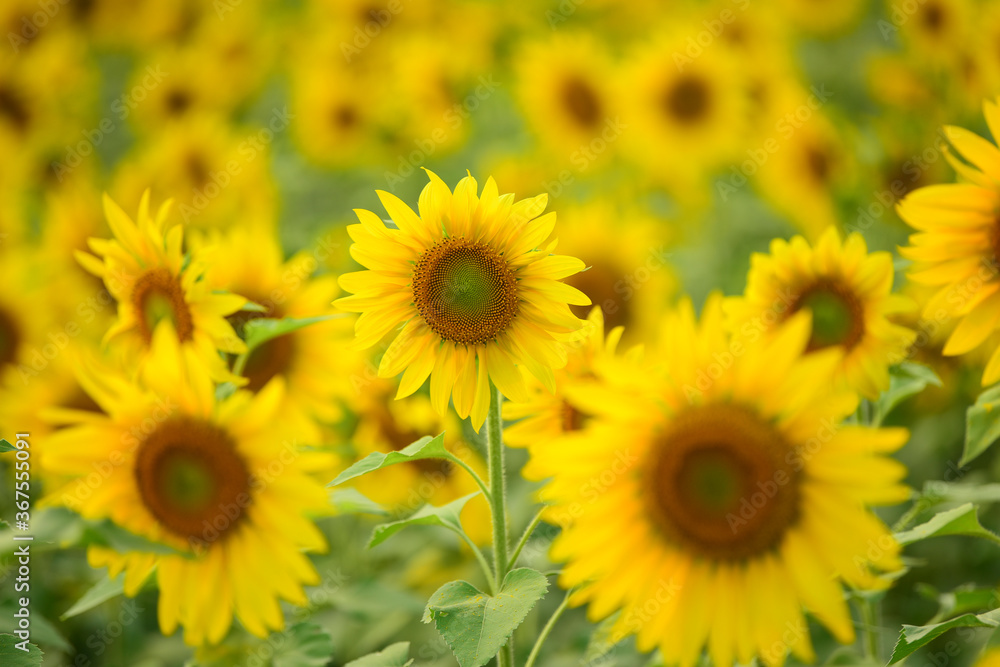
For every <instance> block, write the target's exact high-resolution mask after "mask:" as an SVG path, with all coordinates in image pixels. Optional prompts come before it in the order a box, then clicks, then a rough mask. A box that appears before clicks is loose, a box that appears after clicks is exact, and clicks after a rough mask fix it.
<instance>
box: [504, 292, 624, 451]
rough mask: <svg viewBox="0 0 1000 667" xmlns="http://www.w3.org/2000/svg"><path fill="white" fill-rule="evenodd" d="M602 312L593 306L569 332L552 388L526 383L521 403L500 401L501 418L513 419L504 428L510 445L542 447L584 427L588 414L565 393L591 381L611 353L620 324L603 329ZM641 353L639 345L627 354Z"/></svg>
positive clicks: (619, 330)
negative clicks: (579, 325) (584, 319)
mask: <svg viewBox="0 0 1000 667" xmlns="http://www.w3.org/2000/svg"><path fill="white" fill-rule="evenodd" d="M604 326H605V325H604V313H603V312H602V311H601V309H600V308H597V307H595V308H593V309H592V310H591V311H590V315H588V316H587V322H586V324H584V326H583V328H581V329H580V331H578V332H575V333H574V334H572V335H573V337H574V340H573V341H572V342H570V343H568V345H567V347H568V348H569V352H568V353H567V363H566V366H565V367H563V368H561V369H559V370H558V371H557V372H556V374H555V376H556V390H555V391H554V392H551V391H549V390H548V389H546V388H545V387H544V386H542V384H541V383H540V382H537V381H535V382H530V381H529V385H528V391H529V394H530V396H529V398H528V400H527V401H524V402H522V403H514V402H512V401H507V402H505V403H504V404H503V416H504V419H506V420H509V421H516V420H520V421H517V423H516V424H514V425H512V426H508V427H506V428H505V429H504V440H505V442H506V443H507V444H508V445H510V446H511V447H531V446H535V445H537V446H539V447H545V446H547V445H548V444H549V443H550V442H552V441H554V440H556V439H557V438H559V437H560V436H561V435H563V434H565V433H574V432H576V431H579V430H580V429H582V428H583V427H584V425H585V424H586V422H587V420H588V419H589V415H587V414H585V413H582V412H580V411H578V410H576V409H575V408H574V407H573V406H572V405H571V404H570V403H569V401H568V399H567V394H568V393H569V392H570V391H572V388H573V387H574V386H575V385H577V384H579V383H581V382H589V381H591V380H592V379H593V378H594V377H595V376H596V374H597V373H599V372H600V370H599V367H600V366H601V364H602V362H603V361H604V360H605V359H608V358H611V357H614V356H615V353H616V351H617V348H618V343H619V341H620V340H621V338H622V333H623V332H624V327H621V326H618V327H614V328H613V329H611V330H610V331H608V332H607V335H606V336H605V331H604ZM640 353H641V348H633V349H632V350H630V351H629V352H628V354H629V355H630V356H635V355H637V354H640Z"/></svg>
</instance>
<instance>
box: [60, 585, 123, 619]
mask: <svg viewBox="0 0 1000 667" xmlns="http://www.w3.org/2000/svg"><path fill="white" fill-rule="evenodd" d="M124 592H125V578H124V576H123V575H121V574H119V575H118V576H116V577H114V578H111V577H109V576H107V575H105V576H104V578H103V579H101V580H100V581H98V582H97V583H96V584H94V585H93V586H92V587H91V588H90V590H88V591H87V592H86V593H84V594H83V596H82V597H81V598H80V599H79V600H77V601H76V603H75V604H74V605H73V606H72V607H70V608H69V609H68V610H66V613H65V614H62V615H61V616H60V617H59V618H60V620H66V619H67V618H70V617H72V616H76V615H77V614H82V613H83V612H85V611H89V610H90V609H93V608H94V607H96V606H97V605H99V604H101V603H102V602H106V601H108V600H110V599H111V598H114V597H118V596H119V595H122V594H123V593H124Z"/></svg>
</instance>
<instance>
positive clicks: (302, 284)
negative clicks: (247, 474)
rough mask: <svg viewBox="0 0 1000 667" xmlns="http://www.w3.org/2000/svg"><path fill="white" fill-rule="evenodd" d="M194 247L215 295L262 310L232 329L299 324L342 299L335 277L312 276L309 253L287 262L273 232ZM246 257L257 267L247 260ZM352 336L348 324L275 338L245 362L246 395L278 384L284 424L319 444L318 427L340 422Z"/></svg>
mask: <svg viewBox="0 0 1000 667" xmlns="http://www.w3.org/2000/svg"><path fill="white" fill-rule="evenodd" d="M192 241H193V242H192V247H194V248H197V249H200V250H202V251H203V252H204V253H205V255H206V258H207V261H206V264H207V268H206V270H205V282H206V284H207V285H208V286H209V287H210V288H212V289H215V290H225V291H228V292H232V293H233V294H237V295H239V296H241V297H244V298H245V299H247V300H248V301H252V302H254V303H256V304H257V305H258V306H260V307H262V308H263V309H264V310H263V311H255V312H251V311H241V312H238V313H234V314H232V315H230V316H229V318H228V319H229V322H230V323H231V324H233V325H234V326H235V328H242V326H243V325H244V324H245V323H246V322H247V321H249V320H251V319H256V318H258V317H269V318H277V319H280V318H284V317H289V318H298V319H302V318H310V317H318V316H322V315H329V314H331V311H333V308H332V307H331V306H330V301H331V300H332V299H333V298H334V297H336V296H337V295H338V294H339V292H340V289H339V288H338V287H337V281H336V278H335V277H334V276H332V275H325V276H318V277H311V275H312V273H313V271H314V270H315V267H316V259H315V257H314V256H313V255H312V254H311V253H309V252H302V253H300V254H298V255H296V256H294V257H292V258H290V259H289V260H287V261H285V259H284V257H283V253H282V250H281V246H280V244H279V243H278V240H277V238H276V234H275V233H273V232H269V231H264V230H254V229H248V228H239V227H237V228H234V229H232V230H230V231H229V232H227V233H225V234H223V235H219V234H213V235H208V236H202V235H193V239H192ZM247 257H253V258H254V261H253V262H247V261H245V260H246V258H247ZM339 317H341V318H343V317H344V316H343V315H340V316H339ZM351 329H352V327H351V323H350V322H349V321H347V320H346V319H338V320H334V321H329V322H318V323H315V324H311V325H309V326H306V327H303V328H301V329H296V330H295V331H292V332H291V333H287V334H285V335H283V336H278V337H276V338H272V339H271V340H269V341H267V342H265V343H264V344H262V345H260V346H259V347H257V348H256V349H254V351H253V352H251V353H250V355H249V357H248V358H247V362H246V365H245V367H244V370H243V376H244V377H245V378H246V380H247V384H246V389H249V390H250V391H253V392H259V391H261V390H262V389H263V388H264V387H265V386H267V384H268V383H269V382H271V381H273V380H274V379H275V378H281V379H282V380H283V383H284V385H285V394H284V395H285V399H284V401H283V402H282V408H281V413H282V415H283V417H282V419H283V420H284V421H285V423H286V424H288V425H289V426H290V427H291V426H293V425H294V430H295V431H296V432H298V433H300V434H302V437H303V439H304V441H305V442H307V443H309V444H314V445H318V444H320V443H321V442H322V434H321V431H320V427H321V425H323V424H329V423H333V422H335V421H336V420H338V419H340V417H341V411H340V407H339V404H340V401H341V399H343V397H344V395H345V394H346V393H347V390H346V386H347V382H346V378H347V375H348V373H347V371H346V368H347V367H348V364H349V363H350V359H351V356H352V355H351V354H350V353H349V352H348V351H347V350H346V348H347V346H348V343H349V342H350V338H351Z"/></svg>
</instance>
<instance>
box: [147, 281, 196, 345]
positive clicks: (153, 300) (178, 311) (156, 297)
mask: <svg viewBox="0 0 1000 667" xmlns="http://www.w3.org/2000/svg"><path fill="white" fill-rule="evenodd" d="M132 305H133V306H134V307H135V310H136V313H137V315H138V327H139V333H140V334H141V335H142V337H143V339H144V340H145V341H146V342H147V343H149V342H150V341H151V340H152V339H153V331H155V330H156V325H157V324H159V323H160V322H161V321H162V320H163V319H164V318H167V319H169V320H170V322H171V323H172V324H173V325H174V329H175V330H176V331H177V336H178V338H180V340H181V341H187V340H190V339H191V334H192V333H194V324H193V322H192V318H191V310H190V309H189V308H188V305H187V302H186V301H185V300H184V288H183V287H181V283H180V280H178V279H177V277H176V276H174V275H173V274H172V273H171V272H170V270H169V269H166V268H163V267H159V268H155V269H150V270H149V271H147V272H146V273H144V274H142V275H141V276H139V279H138V280H136V281H135V286H134V287H133V288H132Z"/></svg>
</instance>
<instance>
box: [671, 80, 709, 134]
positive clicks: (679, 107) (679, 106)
mask: <svg viewBox="0 0 1000 667" xmlns="http://www.w3.org/2000/svg"><path fill="white" fill-rule="evenodd" d="M710 104H711V93H710V92H709V88H708V85H707V84H706V83H705V82H704V81H703V80H701V79H700V78H697V77H694V76H684V77H682V78H681V79H679V80H677V81H675V82H674V83H673V84H672V85H671V86H670V87H669V88H667V90H666V92H665V93H664V94H663V99H662V105H663V110H664V111H665V112H666V113H667V115H668V116H670V117H671V118H673V119H674V120H676V121H678V122H681V123H696V122H698V121H699V120H701V119H702V118H703V117H704V116H705V115H706V114H707V113H708V109H709V105H710Z"/></svg>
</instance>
